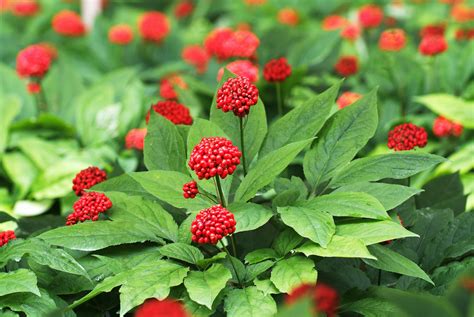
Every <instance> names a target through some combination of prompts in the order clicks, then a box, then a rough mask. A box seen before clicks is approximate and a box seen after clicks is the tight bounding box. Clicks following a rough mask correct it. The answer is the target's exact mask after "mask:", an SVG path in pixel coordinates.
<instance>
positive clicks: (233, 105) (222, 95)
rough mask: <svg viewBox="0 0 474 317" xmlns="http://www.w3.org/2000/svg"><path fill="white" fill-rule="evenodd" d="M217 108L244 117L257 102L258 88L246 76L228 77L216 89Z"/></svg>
mask: <svg viewBox="0 0 474 317" xmlns="http://www.w3.org/2000/svg"><path fill="white" fill-rule="evenodd" d="M216 101H217V108H218V109H222V111H224V112H228V111H233V112H234V114H235V115H236V116H238V117H245V116H246V115H248V114H249V112H250V107H251V106H253V105H255V104H257V102H258V89H257V87H255V85H253V84H252V83H251V82H250V80H249V79H248V78H247V77H240V76H239V77H235V78H229V79H228V80H227V81H226V82H225V83H224V84H223V85H222V87H221V88H219V90H218V91H217V97H216Z"/></svg>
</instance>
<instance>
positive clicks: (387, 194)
mask: <svg viewBox="0 0 474 317" xmlns="http://www.w3.org/2000/svg"><path fill="white" fill-rule="evenodd" d="M343 192H344V193H347V192H361V193H367V194H369V195H371V196H373V197H375V198H376V199H377V200H378V201H379V202H380V203H381V204H382V205H383V207H384V209H385V210H391V209H393V208H395V207H397V206H399V205H400V204H402V203H403V202H405V201H406V200H408V199H409V198H410V197H412V196H414V195H417V194H419V193H421V192H422V190H419V189H416V188H412V187H407V186H402V185H397V184H384V183H369V182H360V183H354V184H350V185H346V186H343V187H339V188H338V189H336V190H335V191H334V193H343Z"/></svg>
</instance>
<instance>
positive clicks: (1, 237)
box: [0, 230, 16, 247]
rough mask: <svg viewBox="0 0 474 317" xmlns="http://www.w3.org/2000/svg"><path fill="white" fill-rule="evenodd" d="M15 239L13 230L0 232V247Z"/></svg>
mask: <svg viewBox="0 0 474 317" xmlns="http://www.w3.org/2000/svg"><path fill="white" fill-rule="evenodd" d="M13 239H16V236H15V232H14V231H13V230H7V231H2V232H0V247H3V246H4V245H5V244H7V243H8V241H10V240H13Z"/></svg>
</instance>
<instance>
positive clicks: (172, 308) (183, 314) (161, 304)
mask: <svg viewBox="0 0 474 317" xmlns="http://www.w3.org/2000/svg"><path fill="white" fill-rule="evenodd" d="M135 317H191V315H190V314H189V313H188V312H187V311H186V309H185V308H184V306H183V304H181V303H180V302H177V301H174V300H171V299H165V300H162V301H160V300H157V299H155V298H152V299H148V300H147V301H146V302H144V303H143V304H142V305H141V306H140V307H139V308H138V309H137V311H136V312H135Z"/></svg>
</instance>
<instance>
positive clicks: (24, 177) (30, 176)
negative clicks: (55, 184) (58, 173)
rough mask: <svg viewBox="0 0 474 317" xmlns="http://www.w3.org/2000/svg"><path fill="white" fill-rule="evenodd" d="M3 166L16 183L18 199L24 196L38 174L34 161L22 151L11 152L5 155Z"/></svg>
mask: <svg viewBox="0 0 474 317" xmlns="http://www.w3.org/2000/svg"><path fill="white" fill-rule="evenodd" d="M3 168H4V169H5V172H6V174H7V175H8V177H9V178H10V179H11V181H12V182H13V183H14V184H15V189H16V195H15V196H16V199H22V198H24V197H25V196H26V195H27V194H28V192H29V190H30V188H31V186H32V185H33V184H34V181H35V179H36V177H37V175H38V169H37V168H36V166H35V165H34V164H33V162H32V161H31V160H30V159H29V158H28V157H27V156H26V155H24V154H23V153H21V152H9V153H5V154H4V155H3Z"/></svg>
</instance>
